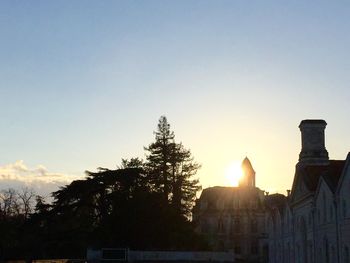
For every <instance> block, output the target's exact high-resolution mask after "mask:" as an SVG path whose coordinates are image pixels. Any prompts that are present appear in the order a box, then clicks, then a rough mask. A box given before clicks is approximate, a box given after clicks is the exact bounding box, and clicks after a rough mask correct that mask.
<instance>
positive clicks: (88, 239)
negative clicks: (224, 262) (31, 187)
mask: <svg viewBox="0 0 350 263" xmlns="http://www.w3.org/2000/svg"><path fill="white" fill-rule="evenodd" d="M155 134H156V140H155V142H154V143H152V144H150V146H149V147H148V148H146V150H147V152H148V156H147V161H146V162H145V163H144V162H143V161H142V160H140V159H138V158H132V159H130V160H127V159H123V160H122V163H121V165H120V166H119V167H118V169H116V170H110V169H106V168H99V169H98V171H97V172H86V178H85V179H84V180H77V181H73V182H72V183H71V184H69V185H66V186H64V187H62V188H61V189H59V190H58V191H56V192H54V193H52V197H53V202H52V203H50V204H48V203H45V200H44V199H43V198H42V197H40V196H36V197H35V196H34V194H33V193H32V192H29V191H27V192H23V193H22V194H19V193H16V192H15V191H14V190H12V189H9V190H7V191H3V192H2V195H1V197H2V202H1V203H0V205H1V204H2V205H1V206H0V233H1V239H0V259H40V258H84V257H85V254H86V248H87V247H128V248H131V249H144V250H154V249H167V250H169V249H170V250H172V249H177V250H193V249H205V248H207V247H206V243H205V242H204V241H203V240H201V239H200V238H199V236H197V235H196V234H195V232H194V226H193V224H192V222H191V221H190V220H189V219H188V218H189V217H188V216H189V211H190V209H191V207H192V205H193V200H194V198H195V195H196V192H197V191H198V190H199V186H198V181H197V180H193V179H192V178H191V177H192V176H193V175H194V174H195V173H196V171H197V169H198V168H199V165H198V164H196V163H195V162H194V161H193V158H192V157H191V154H190V151H188V150H186V149H185V148H184V147H183V146H182V144H177V143H175V141H174V134H173V132H171V131H170V129H169V124H168V123H167V121H166V118H165V117H161V119H160V122H159V126H158V130H157V132H156V133H155ZM34 197H35V198H34ZM34 199H35V203H36V205H35V206H33V205H32V206H30V204H31V203H34ZM31 207H33V209H31Z"/></svg>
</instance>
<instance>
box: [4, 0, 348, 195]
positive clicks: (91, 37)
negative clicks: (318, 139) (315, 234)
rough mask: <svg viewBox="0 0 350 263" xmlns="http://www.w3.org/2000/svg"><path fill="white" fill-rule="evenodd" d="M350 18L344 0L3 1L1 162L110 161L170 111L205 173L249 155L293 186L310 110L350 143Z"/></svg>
mask: <svg viewBox="0 0 350 263" xmlns="http://www.w3.org/2000/svg"><path fill="white" fill-rule="evenodd" d="M349 29H350V3H349V2H348V1H332V2H331V1H245V0H244V1H202V0H201V1H199V0H198V1H188V0H186V1H15V0H9V1H1V2H0V40H1V41H0V99H1V103H0V117H1V122H0V130H1V133H0V134H1V136H0V156H1V159H0V166H5V165H8V164H13V163H15V162H16V161H17V160H23V161H24V163H25V164H26V165H28V167H36V166H37V165H39V164H40V165H44V166H45V167H46V168H47V169H48V170H49V171H53V172H59V173H63V174H73V175H82V174H83V172H84V170H94V169H95V168H97V167H99V166H103V167H108V168H114V167H115V166H116V165H117V164H118V163H120V159H121V158H122V157H132V156H139V157H143V156H144V151H143V146H146V145H147V144H149V143H150V142H151V141H152V140H153V134H152V132H153V130H155V128H156V124H157V121H158V118H159V117H160V115H163V114H164V115H166V116H167V117H168V120H169V122H170V123H171V124H172V128H173V129H174V131H175V134H176V138H177V139H178V140H179V141H182V142H183V143H184V145H185V146H186V147H188V148H190V149H191V150H192V152H193V154H194V156H195V158H196V160H197V161H198V162H200V163H202V166H203V168H202V169H201V171H200V173H199V174H198V176H199V179H200V180H201V182H202V184H203V185H204V186H205V187H206V186H209V185H220V184H225V178H224V170H225V169H226V167H227V166H228V165H229V164H230V163H231V162H232V161H237V160H238V161H240V160H242V159H243V158H244V157H245V155H248V157H249V158H250V159H251V161H252V164H253V166H254V168H255V170H256V171H257V183H258V185H259V186H260V187H261V188H263V189H272V190H273V189H276V190H280V189H282V190H283V189H287V188H290V186H291V182H292V177H293V173H294V165H295V163H296V161H297V158H298V153H299V151H300V134H299V130H298V124H299V122H300V121H301V120H302V119H305V118H323V119H325V120H326V121H327V122H328V127H327V131H326V133H327V149H328V151H329V153H330V156H331V158H337V159H344V158H345V156H346V154H347V152H348V151H349V150H350V135H349V134H350V118H349V113H350V109H349V102H350V74H349V72H350V52H349V47H350V34H349ZM0 186H1V185H0Z"/></svg>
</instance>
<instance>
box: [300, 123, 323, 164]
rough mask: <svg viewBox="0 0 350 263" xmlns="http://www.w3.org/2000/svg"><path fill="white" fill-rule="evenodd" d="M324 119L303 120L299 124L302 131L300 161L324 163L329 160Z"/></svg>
mask: <svg viewBox="0 0 350 263" xmlns="http://www.w3.org/2000/svg"><path fill="white" fill-rule="evenodd" d="M326 125H327V123H326V122H325V121H324V120H303V121H301V123H300V125H299V129H300V131H301V152H300V154H299V163H310V164H322V163H327V162H328V160H329V159H328V152H327V150H326V147H325V135H324V130H325V128H326Z"/></svg>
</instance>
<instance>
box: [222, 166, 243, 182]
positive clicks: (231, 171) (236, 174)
mask: <svg viewBox="0 0 350 263" xmlns="http://www.w3.org/2000/svg"><path fill="white" fill-rule="evenodd" d="M242 174H243V173H242V168H241V163H240V162H238V161H235V162H233V163H231V164H230V165H229V166H228V167H227V169H226V172H225V177H226V180H227V181H228V183H229V185H230V186H238V184H239V180H240V178H241V177H242Z"/></svg>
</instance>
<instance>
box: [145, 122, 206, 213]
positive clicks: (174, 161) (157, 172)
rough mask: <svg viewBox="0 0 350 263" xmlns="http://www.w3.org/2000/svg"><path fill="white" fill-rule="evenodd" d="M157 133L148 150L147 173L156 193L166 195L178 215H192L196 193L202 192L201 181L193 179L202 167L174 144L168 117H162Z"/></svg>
mask: <svg viewBox="0 0 350 263" xmlns="http://www.w3.org/2000/svg"><path fill="white" fill-rule="evenodd" d="M154 134H155V141H154V142H153V143H151V144H150V145H149V146H148V147H145V150H146V151H147V153H148V154H147V157H146V159H147V162H146V164H145V165H146V169H147V173H148V175H149V177H150V179H151V181H152V183H153V184H154V187H155V189H156V191H159V192H161V193H162V194H163V198H164V200H166V201H167V202H168V203H169V204H171V205H172V207H173V208H174V209H175V210H176V212H177V214H179V215H185V216H189V214H190V211H191V208H192V206H193V202H194V199H195V197H196V193H197V191H198V190H200V189H201V187H200V186H199V181H198V180H196V179H193V176H194V175H195V174H196V172H197V170H198V169H199V168H200V165H199V164H198V163H196V162H195V161H194V159H193V157H192V155H191V152H190V151H189V150H187V149H185V148H184V146H183V145H182V144H181V143H176V142H175V134H174V132H173V131H171V130H170V124H169V123H168V121H167V118H166V117H165V116H161V117H160V119H159V122H158V126H157V130H156V131H155V132H154Z"/></svg>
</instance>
